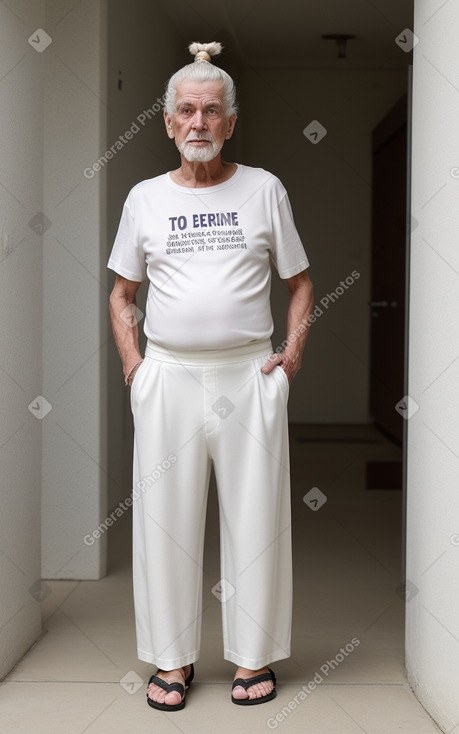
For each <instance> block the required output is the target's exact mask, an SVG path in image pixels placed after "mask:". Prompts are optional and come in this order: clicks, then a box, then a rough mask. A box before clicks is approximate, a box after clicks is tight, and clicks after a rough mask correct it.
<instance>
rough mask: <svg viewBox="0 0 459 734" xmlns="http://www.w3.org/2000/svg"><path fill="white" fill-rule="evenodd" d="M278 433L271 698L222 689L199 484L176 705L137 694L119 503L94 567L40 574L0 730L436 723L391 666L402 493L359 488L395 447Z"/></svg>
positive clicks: (320, 433) (326, 431) (395, 658)
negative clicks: (281, 645)
mask: <svg viewBox="0 0 459 734" xmlns="http://www.w3.org/2000/svg"><path fill="white" fill-rule="evenodd" d="M290 438H291V474H292V519H293V538H294V574H295V575H294V584H295V585H294V619H293V639H292V657H291V658H289V659H287V660H282V661H278V662H276V663H273V665H272V667H273V669H274V670H275V672H276V675H277V678H278V685H277V698H276V699H274V700H273V701H270V702H269V703H266V704H263V705H260V706H251V707H242V706H235V705H233V704H232V703H231V700H230V689H231V681H232V677H233V674H234V669H235V668H234V665H233V664H231V663H229V662H226V661H224V660H223V658H222V638H221V611H220V604H221V602H220V601H219V599H218V598H217V595H216V594H214V593H212V589H213V587H215V585H216V584H217V583H218V581H219V556H218V552H217V548H218V503H217V498H216V492H215V487H214V485H213V484H211V488H210V493H209V504H208V513H207V531H206V549H205V563H204V597H203V610H204V611H203V617H202V646H201V657H200V658H199V660H198V661H197V663H196V664H195V670H196V673H195V680H194V681H193V683H192V685H191V688H190V689H189V691H188V692H187V703H186V707H185V709H184V710H183V711H179V712H174V713H163V712H161V711H156V710H153V709H151V708H150V707H148V706H147V703H146V700H145V694H146V681H147V680H148V678H149V677H150V675H151V674H152V673H153V672H155V667H154V666H151V665H148V664H146V663H143V662H141V661H139V660H138V659H137V657H136V649H135V630H134V611H133V603H132V589H131V569H130V563H131V553H130V542H131V533H130V521H131V517H130V512H129V513H125V514H124V516H123V517H122V518H120V519H119V520H118V521H117V522H116V523H115V524H114V525H113V527H111V528H110V529H109V532H110V536H109V548H110V565H109V570H108V574H107V576H106V577H105V578H103V579H102V580H100V581H80V582H72V581H45V582H43V589H42V606H43V626H44V634H43V636H42V638H41V639H40V640H39V641H38V642H37V643H36V644H35V646H34V647H33V648H32V649H31V650H30V651H29V653H28V654H27V655H26V656H25V657H24V658H23V659H22V660H21V661H20V662H19V664H18V665H17V666H16V668H15V669H14V670H13V671H12V672H11V673H10V675H9V676H8V677H7V679H6V680H5V681H4V682H3V683H2V685H1V686H0V731H1V732H2V734H25V733H26V732H27V734H29V733H30V732H32V731H33V732H34V734H45V733H46V734H50V733H51V734H57V733H59V734H60V733H61V732H65V734H83V732H85V734H86V733H87V734H92V733H94V734H105V733H106V732H107V734H108V733H109V732H110V734H114V733H115V732H119V733H120V734H121V733H122V734H127V733H128V732H133V731H136V732H149V731H155V732H161V734H163V733H164V734H167V733H168V732H171V733H172V732H174V734H176V732H177V731H178V732H183V734H195V733H196V734H198V733H199V734H207V733H209V734H214V733H215V731H219V732H221V734H224V733H226V732H234V731H238V732H263V731H270V730H274V729H277V730H278V731H280V732H288V733H289V734H290V733H292V734H294V733H296V732H303V733H305V734H329V733H330V732H336V733H339V734H359V733H360V732H366V734H392V732H400V733H403V734H408V733H409V734H433V733H434V732H438V731H440V730H439V729H438V728H437V727H436V725H435V724H434V722H433V721H432V719H431V718H430V716H429V715H428V714H427V713H426V711H425V710H424V709H423V708H422V706H421V705H420V703H419V702H418V701H417V699H416V698H415V696H414V695H413V693H412V692H411V690H410V688H409V685H408V683H407V680H406V676H405V672H404V612H405V598H404V595H403V593H402V591H401V589H400V584H401V568H402V563H401V548H402V532H401V529H402V492H401V491H399V490H397V489H367V488H366V483H367V482H366V464H367V462H374V461H381V462H401V460H402V451H401V449H399V448H398V447H397V446H395V445H394V444H392V443H391V442H390V441H388V440H387V439H386V438H385V437H384V436H382V435H381V434H380V433H379V432H378V431H377V430H376V429H375V428H373V427H371V426H363V425H362V426H359V425H353V426H339V425H335V426H324V425H320V426H319V425H317V426H315V425H293V426H291V432H290ZM378 476H379V477H381V476H382V472H381V471H377V473H376V477H377V478H378ZM312 487H317V488H319V490H320V491H321V492H322V493H323V494H324V495H325V496H326V501H325V502H324V503H323V504H322V505H321V506H318V507H317V508H315V509H311V508H310V507H309V506H308V505H307V504H306V503H305V501H304V500H303V497H304V495H305V494H306V493H307V492H309V490H310V489H312ZM318 496H319V498H320V495H318ZM322 499H323V498H322ZM318 505H320V502H319V503H318ZM407 603H410V602H409V601H408V602H407ZM346 645H347V648H346ZM340 648H343V649H344V651H345V654H343V653H342V652H340ZM314 681H315V685H316V687H315V688H314ZM311 682H312V685H310V686H309V684H310V683H311ZM303 686H305V687H306V686H307V687H308V688H307V693H306V695H304V694H303V695H302V697H299V695H298V694H299V692H300V691H301V690H303V691H304V690H305V689H303V688H302V687H303ZM295 697H296V699H295Z"/></svg>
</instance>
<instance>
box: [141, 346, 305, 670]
mask: <svg viewBox="0 0 459 734" xmlns="http://www.w3.org/2000/svg"><path fill="white" fill-rule="evenodd" d="M270 354H272V349H271V343H270V341H269V340H268V341H266V340H263V341H261V342H252V343H251V344H248V345H245V346H243V347H237V348H233V349H225V350H220V351H205V352H203V351H201V352H171V351H169V350H166V349H163V348H161V347H160V346H158V345H155V344H153V343H152V342H149V343H148V345H147V349H146V353H145V359H144V361H143V363H142V364H141V366H140V368H139V369H138V371H137V374H136V376H135V378H134V382H133V385H132V388H131V407H132V412H133V416H134V428H135V442H134V462H133V466H134V469H133V474H134V487H133V503H132V504H133V583H134V604H135V619H136V634H137V654H138V657H139V659H140V660H144V661H146V662H149V663H155V664H156V665H157V666H158V667H159V668H161V669H163V670H170V669H173V668H177V667H181V666H183V665H187V664H189V663H192V662H194V661H196V660H197V659H198V657H199V650H200V641H201V614H202V571H203V548H204V527H205V516H206V507H207V494H208V488H209V476H210V469H211V464H212V462H213V465H214V469H215V476H216V481H217V488H218V501H219V512H220V562H221V583H220V586H219V587H218V592H217V594H216V595H218V596H219V598H220V600H221V606H222V624H223V647H224V658H225V659H226V660H229V661H231V662H233V663H236V664H237V665H241V666H244V667H246V668H249V669H251V670H256V669H258V668H261V667H264V666H265V665H267V664H269V663H272V662H274V661H275V660H280V659H282V658H287V657H289V656H290V636H291V612H292V552H291V511H290V481H289V480H290V475H289V451H288V428H287V400H288V390H289V386H288V379H287V376H286V374H285V372H284V371H283V369H282V368H281V367H280V366H277V367H275V368H274V370H273V371H272V372H271V373H270V374H269V375H265V374H264V373H262V372H261V367H262V366H263V365H264V364H265V362H266V361H267V359H268V358H269V355H270ZM216 581H218V579H216Z"/></svg>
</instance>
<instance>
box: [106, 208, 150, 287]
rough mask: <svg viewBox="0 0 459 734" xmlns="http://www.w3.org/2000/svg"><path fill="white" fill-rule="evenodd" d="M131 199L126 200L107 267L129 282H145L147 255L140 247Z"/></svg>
mask: <svg viewBox="0 0 459 734" xmlns="http://www.w3.org/2000/svg"><path fill="white" fill-rule="evenodd" d="M131 209H132V204H131V203H130V197H129V196H128V198H127V199H126V201H125V203H124V206H123V211H122V213H121V219H120V223H119V226H118V232H117V233H116V237H115V242H114V243H113V248H112V251H111V254H110V258H109V261H108V263H107V267H108V268H110V269H111V270H114V271H115V273H118V275H122V276H123V278H127V279H128V280H134V281H136V282H141V281H142V280H145V279H146V277H147V275H146V263H145V255H144V253H143V251H142V249H141V247H140V246H139V243H138V237H137V232H136V226H135V217H134V215H133V212H132V210H131Z"/></svg>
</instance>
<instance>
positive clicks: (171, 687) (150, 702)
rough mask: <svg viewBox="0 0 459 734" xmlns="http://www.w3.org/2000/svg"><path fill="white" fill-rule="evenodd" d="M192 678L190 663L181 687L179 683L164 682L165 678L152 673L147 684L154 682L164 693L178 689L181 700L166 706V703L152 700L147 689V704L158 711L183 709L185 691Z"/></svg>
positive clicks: (192, 670)
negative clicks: (173, 704) (189, 670)
mask: <svg viewBox="0 0 459 734" xmlns="http://www.w3.org/2000/svg"><path fill="white" fill-rule="evenodd" d="M193 678H194V665H193V663H191V672H190V675H189V676H188V678H187V679H186V681H185V688H183V686H182V684H181V683H166V681H165V680H163V679H162V678H159V677H158V676H157V675H152V676H151V678H150V680H149V681H148V685H150V683H154V684H155V685H157V686H159V687H160V688H163V689H164V690H165V691H166V693H170V692H171V691H178V692H179V693H180V695H181V697H182V700H181V701H180V703H177V704H175V706H168V705H167V703H158V701H153V700H152V699H151V698H150V697H149V695H148V691H147V701H148V705H149V706H151V707H152V708H154V709H159V710H160V711H179V710H180V709H183V708H184V707H185V691H186V689H187V688H189V686H190V684H191V681H192V680H193Z"/></svg>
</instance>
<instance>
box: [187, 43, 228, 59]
mask: <svg viewBox="0 0 459 734" xmlns="http://www.w3.org/2000/svg"><path fill="white" fill-rule="evenodd" d="M222 48H223V46H222V44H221V43H218V41H212V43H190V45H189V46H188V51H189V52H190V54H191V55H192V56H194V60H195V61H211V57H212V56H218V54H220V53H221V52H222Z"/></svg>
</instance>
